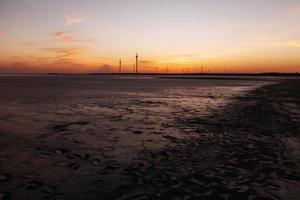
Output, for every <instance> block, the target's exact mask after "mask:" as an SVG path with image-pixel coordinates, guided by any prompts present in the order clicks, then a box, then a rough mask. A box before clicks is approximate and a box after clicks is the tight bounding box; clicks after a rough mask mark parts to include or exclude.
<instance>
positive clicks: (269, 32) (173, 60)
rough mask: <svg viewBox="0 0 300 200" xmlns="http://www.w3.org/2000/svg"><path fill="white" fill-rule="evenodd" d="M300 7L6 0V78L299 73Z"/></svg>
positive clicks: (270, 1)
mask: <svg viewBox="0 0 300 200" xmlns="http://www.w3.org/2000/svg"><path fill="white" fill-rule="evenodd" d="M299 19H300V3H299V2H298V1H297V0H289V1H276V0H265V1H259V0H251V1H250V0H245V1H235V0H229V1H226V2H225V1H224V2H223V1H222V2H220V1H217V0H210V1H208V0H204V1H197V0H186V1H180V0H153V1H146V0H139V1H138V0H111V1H104V0H103V1H102V0H86V1H81V0H73V1H72V4H70V1H67V0H61V1H53V0H43V1H38V0H3V1H1V2H0V24H1V26H0V44H1V46H0V73H48V72H67V73H95V72H117V71H118V62H119V58H122V63H123V67H122V69H123V72H132V69H133V65H134V62H135V60H134V59H135V53H136V51H138V53H139V56H140V62H139V64H140V71H141V72H156V69H158V71H159V72H161V73H163V72H167V70H169V72H173V73H181V72H187V71H188V72H200V71H201V68H203V69H204V72H207V71H209V72H271V71H277V72H300V59H299V57H300V56H299V55H300V26H298V24H300V23H299Z"/></svg>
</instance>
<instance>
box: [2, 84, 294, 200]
mask: <svg viewBox="0 0 300 200" xmlns="http://www.w3.org/2000/svg"><path fill="white" fill-rule="evenodd" d="M87 124H88V122H85V121H78V122H77V124H76V123H75V124H74V123H73V124H60V125H56V126H51V127H49V128H51V130H53V131H54V132H55V133H57V134H63V133H65V130H66V129H68V128H70V127H71V126H72V127H75V128H74V130H75V131H76V130H77V131H79V128H80V127H81V126H85V125H87ZM175 124H176V127H174V128H176V129H180V130H181V131H182V132H186V133H189V135H193V137H187V138H186V139H185V138H181V137H174V136H172V135H171V136H165V137H168V140H169V141H170V144H169V145H167V146H166V147H165V148H163V150H162V151H151V150H149V148H144V150H143V149H142V150H141V151H139V156H138V157H134V158H132V162H127V163H129V164H128V165H126V166H125V165H124V166H120V164H118V163H114V162H109V164H108V163H105V162H104V161H103V160H99V159H98V158H95V157H94V155H93V154H89V153H87V152H89V151H91V150H87V149H80V152H85V153H77V154H75V153H73V151H75V149H72V148H79V147H80V144H79V143H78V146H77V147H76V145H75V146H70V145H69V146H68V145H67V146H66V147H65V148H61V146H64V145H65V144H64V145H60V144H57V143H58V140H57V141H56V140H53V143H54V144H53V145H54V146H55V145H57V146H59V147H60V148H57V149H53V148H50V147H49V146H45V145H43V144H42V143H41V144H30V143H29V144H30V145H32V146H34V148H35V150H34V151H32V152H33V154H34V156H32V155H31V154H32V153H31V154H30V156H29V157H28V158H27V159H26V158H24V157H26V156H28V154H26V153H25V152H24V154H23V152H19V151H18V150H17V149H18V147H20V149H22V148H21V147H23V146H25V147H24V151H26V150H28V149H29V150H30V149H31V147H30V146H26V141H27V139H24V140H21V139H20V138H18V137H16V138H15V139H14V137H13V136H11V135H7V134H4V133H3V134H1V136H0V137H1V138H0V139H1V140H0V145H1V146H0V151H1V152H0V200H2V199H3V200H4V199H104V200H112V199H120V200H121V199H122V200H126V199H128V200H129V199H135V200H138V199H140V200H142V199H174V200H175V199H211V200H217V199H237V200H242V199H249V200H250V199H293V200H297V199H300V139H299V133H300V80H299V79H298V80H297V79H295V80H287V81H281V82H280V83H279V82H278V83H275V84H271V85H266V86H263V87H261V88H258V89H256V90H254V91H251V92H250V93H248V94H247V95H242V96H240V97H238V98H236V99H235V100H234V101H232V102H231V103H230V104H228V105H227V106H226V107H224V108H223V109H222V110H218V111H215V112H212V113H211V114H209V115H208V116H195V115H194V116H193V115H187V116H186V117H184V118H182V119H180V118H178V119H177V121H176V123H175ZM166 126H167V125H166ZM74 130H73V131H74ZM66 134H67V133H66ZM135 134H141V133H140V132H138V131H135ZM41 137H46V138H47V137H48V136H47V135H42V136H41ZM53 137H54V136H51V137H49V138H47V145H49V144H51V139H50V138H53ZM64 138H67V136H64ZM49 140H50V141H49ZM41 141H43V139H41ZM64 142H65V143H66V141H61V143H62V144H63V143H64ZM73 142H75V143H76V141H73ZM149 142H150V141H149ZM11 143H14V144H13V145H12V144H11ZM146 143H147V141H146ZM146 143H145V144H144V145H145V146H146V145H147V144H146ZM32 148H33V147H32ZM91 149H92V147H91ZM14 151H15V152H14ZM30 152H31V150H30ZM91 152H92V151H91ZM35 154H36V155H35ZM7 155H8V156H7ZM104 157H105V156H104ZM33 158H34V159H33ZM49 158H50V159H49ZM35 159H36V163H35ZM43 159H44V162H41V160H42V161H43ZM66 159H67V160H68V162H67V163H66V162H65V160H66ZM103 159H104V158H103ZM18 160H22V163H21V165H20V164H19V163H18ZM23 160H25V161H23ZM26 160H27V161H26ZM49 160H50V161H49ZM26 162H27V163H26ZM15 163H18V165H16V164H15ZM28 163H30V164H28ZM30 165H32V166H35V168H34V170H36V167H37V166H38V168H39V171H40V173H39V172H37V171H34V172H32V171H30V169H28V166H30ZM51 165H52V167H51ZM11 166H14V169H11V168H10V167H11ZM15 166H19V169H16V167H15ZM23 168H26V169H23ZM24 172H28V173H24ZM78 174H80V176H78ZM61 177H64V178H63V179H61V180H63V181H60V178H61ZM65 177H68V179H65ZM72 177H76V179H75V178H74V180H73V179H72ZM80 177H82V178H80ZM64 180H67V184H66V182H65V181H64Z"/></svg>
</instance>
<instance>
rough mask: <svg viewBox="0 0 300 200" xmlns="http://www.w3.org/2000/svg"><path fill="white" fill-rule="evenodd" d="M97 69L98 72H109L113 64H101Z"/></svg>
mask: <svg viewBox="0 0 300 200" xmlns="http://www.w3.org/2000/svg"><path fill="white" fill-rule="evenodd" d="M99 71H100V72H105V73H109V72H112V71H113V66H112V65H108V64H102V65H101V66H100V67H99Z"/></svg>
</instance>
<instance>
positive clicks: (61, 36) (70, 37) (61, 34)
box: [54, 31, 95, 42]
mask: <svg viewBox="0 0 300 200" xmlns="http://www.w3.org/2000/svg"><path fill="white" fill-rule="evenodd" d="M54 37H55V38H56V39H57V40H59V41H63V42H92V41H95V40H94V39H83V38H78V37H77V36H76V33H75V31H58V32H56V33H55V34H54Z"/></svg>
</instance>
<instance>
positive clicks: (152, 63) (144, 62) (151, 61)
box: [140, 60, 155, 65]
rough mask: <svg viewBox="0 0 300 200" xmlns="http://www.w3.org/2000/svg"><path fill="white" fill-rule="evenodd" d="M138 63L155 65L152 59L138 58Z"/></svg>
mask: <svg viewBox="0 0 300 200" xmlns="http://www.w3.org/2000/svg"><path fill="white" fill-rule="evenodd" d="M140 63H141V64H142V65H155V62H154V61H153V60H140Z"/></svg>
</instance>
